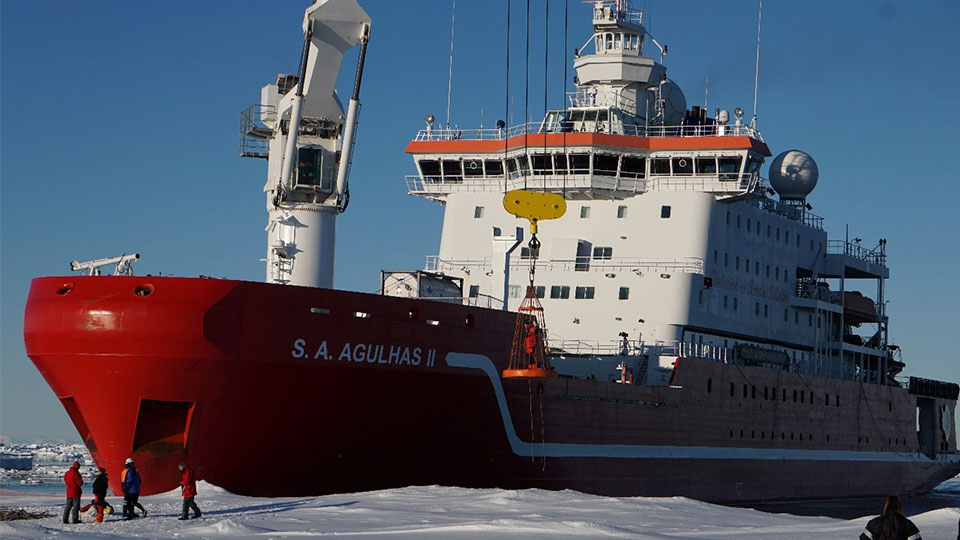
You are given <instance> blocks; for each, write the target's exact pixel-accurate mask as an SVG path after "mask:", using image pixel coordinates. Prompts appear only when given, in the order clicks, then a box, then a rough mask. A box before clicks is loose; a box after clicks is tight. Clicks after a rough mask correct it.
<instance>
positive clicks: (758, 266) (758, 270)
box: [755, 262, 760, 276]
mask: <svg viewBox="0 0 960 540" xmlns="http://www.w3.org/2000/svg"><path fill="white" fill-rule="evenodd" d="M755 266H756V272H757V275H758V276H759V275H760V263H759V262H757V263H756V265H755Z"/></svg>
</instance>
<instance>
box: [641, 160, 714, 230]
mask: <svg viewBox="0 0 960 540" xmlns="http://www.w3.org/2000/svg"><path fill="white" fill-rule="evenodd" d="M650 174H656V175H663V176H670V159H669V158H652V159H651V160H650ZM727 215H728V216H729V214H727Z"/></svg>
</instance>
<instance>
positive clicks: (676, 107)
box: [651, 80, 687, 126]
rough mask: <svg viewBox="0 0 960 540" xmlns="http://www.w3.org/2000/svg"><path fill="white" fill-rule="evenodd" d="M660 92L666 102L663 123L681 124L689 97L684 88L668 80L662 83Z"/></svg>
mask: <svg viewBox="0 0 960 540" xmlns="http://www.w3.org/2000/svg"><path fill="white" fill-rule="evenodd" d="M660 93H661V96H662V97H663V103H664V106H663V125H665V126H679V125H680V123H681V122H683V114H684V112H686V110H687V98H686V97H684V96H683V90H680V86H679V85H677V83H675V82H673V81H671V80H667V82H665V83H663V84H662V85H660ZM652 110H653V109H651V111H652ZM651 116H652V113H651Z"/></svg>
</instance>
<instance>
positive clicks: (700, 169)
mask: <svg viewBox="0 0 960 540" xmlns="http://www.w3.org/2000/svg"><path fill="white" fill-rule="evenodd" d="M695 162H696V165H697V174H699V175H701V176H703V175H708V174H717V158H713V157H711V158H697V159H696V161H695Z"/></svg>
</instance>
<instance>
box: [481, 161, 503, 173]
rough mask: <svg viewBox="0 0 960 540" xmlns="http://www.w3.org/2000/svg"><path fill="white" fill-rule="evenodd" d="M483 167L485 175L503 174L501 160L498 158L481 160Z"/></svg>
mask: <svg viewBox="0 0 960 540" xmlns="http://www.w3.org/2000/svg"><path fill="white" fill-rule="evenodd" d="M483 167H484V168H485V169H486V171H487V176H503V162H502V161H500V160H499V159H486V160H484V161H483Z"/></svg>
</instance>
